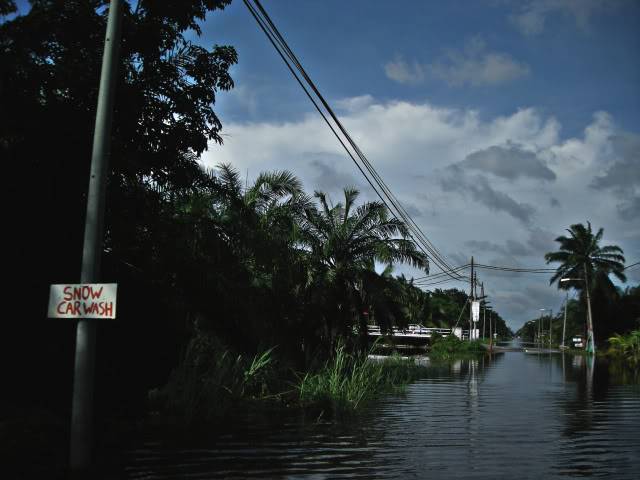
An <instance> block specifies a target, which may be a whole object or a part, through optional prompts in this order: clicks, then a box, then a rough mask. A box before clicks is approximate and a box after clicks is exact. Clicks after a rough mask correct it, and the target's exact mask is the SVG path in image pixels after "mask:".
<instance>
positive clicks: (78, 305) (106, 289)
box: [47, 283, 118, 318]
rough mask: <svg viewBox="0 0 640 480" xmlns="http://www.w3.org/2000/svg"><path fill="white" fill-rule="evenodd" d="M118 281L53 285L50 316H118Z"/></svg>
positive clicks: (50, 294) (50, 297)
mask: <svg viewBox="0 0 640 480" xmlns="http://www.w3.org/2000/svg"><path fill="white" fill-rule="evenodd" d="M117 290H118V284H117V283H80V284H65V285H51V289H50V290H49V313H48V315H47V316H48V317H49V318H116V293H117Z"/></svg>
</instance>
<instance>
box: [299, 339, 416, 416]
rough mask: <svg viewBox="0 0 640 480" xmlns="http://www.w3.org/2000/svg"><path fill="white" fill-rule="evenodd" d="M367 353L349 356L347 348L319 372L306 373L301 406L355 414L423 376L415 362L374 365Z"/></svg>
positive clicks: (338, 349)
mask: <svg viewBox="0 0 640 480" xmlns="http://www.w3.org/2000/svg"><path fill="white" fill-rule="evenodd" d="M367 357H368V355H367V353H356V354H353V353H349V352H348V351H347V349H346V347H345V345H344V344H342V343H340V344H338V345H337V347H336V349H335V351H334V352H333V355H332V356H331V358H330V359H329V360H327V362H326V363H325V364H324V365H323V367H322V368H320V369H319V370H318V371H317V372H313V373H307V374H306V375H304V377H302V379H301V380H300V383H299V385H298V387H297V389H298V394H299V400H300V402H301V404H302V405H304V406H310V405H319V406H323V407H328V408H330V409H332V410H333V411H335V412H346V411H355V410H358V409H359V408H360V407H362V406H363V405H364V404H365V403H367V402H368V401H370V400H372V399H373V398H375V397H377V396H379V395H380V394H382V393H385V392H391V391H397V390H401V389H402V388H404V387H405V386H406V385H407V384H408V383H410V382H411V381H413V380H415V379H416V378H418V377H419V376H420V375H421V374H423V368H422V367H418V366H416V365H415V363H414V362H413V361H410V360H401V359H399V358H397V357H395V358H394V357H391V358H390V359H389V360H386V361H381V362H374V361H371V360H369V359H368V358H367Z"/></svg>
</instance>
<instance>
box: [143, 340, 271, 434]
mask: <svg viewBox="0 0 640 480" xmlns="http://www.w3.org/2000/svg"><path fill="white" fill-rule="evenodd" d="M276 376H277V375H276V372H275V366H274V356H273V348H271V349H268V350H265V351H262V352H259V353H257V354H256V355H254V356H253V357H243V356H242V355H237V354H235V353H234V352H232V351H231V350H230V349H228V348H226V347H225V346H224V345H223V344H222V343H221V342H220V341H219V340H218V339H217V338H216V337H214V336H213V335H210V334H207V333H204V332H198V333H197V334H196V335H195V336H194V338H192V339H191V341H190V342H189V345H188V346H187V349H186V352H185V355H184V358H183V360H182V362H181V363H180V365H179V366H178V367H177V368H176V369H174V370H173V372H172V373H171V375H170V377H169V380H168V382H167V384H166V385H165V386H164V387H162V388H161V389H154V390H152V391H151V392H150V393H149V399H150V401H151V402H152V404H154V405H155V407H156V410H160V411H161V412H162V413H163V414H165V415H168V416H173V417H175V418H177V419H179V420H180V422H181V423H184V424H186V425H193V424H195V423H196V422H205V423H206V422H211V421H214V420H217V419H219V418H221V417H222V416H223V415H225V414H226V413H227V412H228V411H229V410H230V409H231V408H232V407H234V406H236V405H237V404H238V402H240V401H244V400H251V399H259V398H264V397H267V396H269V394H270V391H271V388H270V387H271V384H272V383H273V379H274V378H276Z"/></svg>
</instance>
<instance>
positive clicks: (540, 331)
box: [538, 308, 544, 348]
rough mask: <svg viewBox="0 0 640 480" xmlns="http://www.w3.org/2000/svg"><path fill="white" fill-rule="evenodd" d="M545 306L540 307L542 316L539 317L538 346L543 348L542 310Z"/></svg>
mask: <svg viewBox="0 0 640 480" xmlns="http://www.w3.org/2000/svg"><path fill="white" fill-rule="evenodd" d="M543 311H544V308H541V309H540V318H539V319H538V348H542V312H543Z"/></svg>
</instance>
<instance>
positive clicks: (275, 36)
mask: <svg viewBox="0 0 640 480" xmlns="http://www.w3.org/2000/svg"><path fill="white" fill-rule="evenodd" d="M253 3H255V5H256V7H254V6H253V5H251V4H250V2H249V0H244V4H245V5H246V7H247V9H248V10H249V12H250V13H251V15H252V16H253V17H254V19H255V20H256V22H257V23H258V25H259V27H260V28H261V29H262V31H263V32H264V33H265V35H267V38H268V39H269V41H270V42H271V44H272V45H273V47H274V48H275V49H276V51H277V52H278V54H279V55H280V57H281V58H282V60H283V61H284V62H285V64H286V66H287V68H288V69H289V71H290V72H291V74H292V75H293V76H294V78H295V79H296V81H297V82H298V84H299V85H300V86H301V87H302V89H303V90H304V92H305V94H306V95H307V97H308V98H309V99H310V100H311V102H312V103H313V105H314V107H315V108H316V110H317V111H318V113H320V115H321V116H322V118H323V120H324V121H325V123H326V124H327V125H328V126H329V128H330V129H331V131H332V133H333V134H334V136H335V137H336V138H337V139H338V141H339V142H340V144H341V145H342V147H343V148H344V149H345V151H346V152H347V154H348V155H349V157H350V158H351V160H352V161H353V162H354V163H355V164H356V167H357V168H358V170H359V171H360V173H362V175H363V176H364V177H365V179H366V180H367V182H368V183H369V185H370V186H371V188H372V189H373V190H374V192H375V193H376V194H377V195H378V197H379V198H380V199H381V200H382V202H383V203H384V204H385V206H386V207H387V209H388V210H389V211H390V212H391V214H392V215H393V216H394V217H396V218H397V219H400V218H401V219H402V220H403V221H404V223H405V225H406V227H407V229H408V232H409V234H410V236H411V237H412V238H413V240H414V242H415V243H416V244H417V246H418V248H419V249H420V250H422V252H423V253H424V254H425V255H426V256H427V258H430V259H431V260H432V262H433V263H434V264H435V265H436V266H437V267H438V268H440V269H441V270H442V272H443V273H446V274H447V275H448V276H450V277H451V278H454V279H461V278H462V277H460V276H459V275H456V274H452V273H450V272H451V270H452V268H451V266H450V265H449V264H448V263H447V261H446V259H445V258H444V256H443V255H442V254H441V253H440V252H439V251H438V250H437V249H436V247H435V246H434V245H433V244H432V243H431V241H430V240H429V239H428V238H427V236H426V235H425V234H424V232H423V231H422V230H421V229H420V227H419V226H418V225H417V224H416V223H415V221H414V220H413V219H412V218H411V216H410V215H409V214H408V212H407V211H406V210H405V209H404V207H403V206H402V204H401V203H400V202H399V200H398V199H397V197H396V196H395V195H394V194H393V192H392V191H391V190H390V189H389V187H388V185H387V184H386V183H385V182H384V180H383V179H382V177H381V176H380V175H379V174H378V172H377V171H376V170H375V168H374V167H373V165H372V164H371V163H370V162H369V160H368V159H367V158H366V156H365V155H364V153H362V151H361V150H360V148H359V147H358V146H357V144H356V143H355V141H354V140H353V139H352V138H351V136H350V135H349V133H348V132H347V130H346V129H345V127H344V126H343V125H342V123H341V122H340V120H339V119H338V117H337V116H336V115H335V113H334V112H333V110H332V108H331V107H330V106H329V104H328V103H327V101H326V100H325V99H324V97H323V96H322V94H321V93H320V91H319V90H318V88H317V87H316V85H315V84H314V82H313V81H312V80H311V78H310V77H309V76H308V74H307V73H306V71H305V70H304V68H303V67H302V64H301V63H300V61H299V60H298V58H297V57H296V56H295V54H294V53H293V51H292V50H291V49H290V48H289V46H288V44H287V42H286V41H285V39H284V37H283V36H282V35H281V34H280V32H279V31H278V29H277V27H276V26H275V24H274V23H273V21H272V20H271V18H270V17H269V15H268V14H267V12H266V11H265V9H264V8H263V7H262V5H261V4H260V2H259V0H253ZM287 59H288V60H287ZM289 61H290V62H291V63H292V64H293V65H294V67H295V68H296V70H298V72H299V73H300V75H301V76H302V77H303V78H304V80H305V81H306V82H307V84H308V86H309V87H310V88H311V90H313V92H314V93H315V95H316V97H317V99H318V100H319V102H320V103H321V104H322V105H323V106H324V108H325V110H326V111H327V113H328V114H329V116H330V117H331V119H332V120H333V121H334V123H335V125H336V126H337V129H338V130H340V132H341V133H342V135H343V136H344V138H345V139H346V142H347V143H349V145H350V146H351V148H352V149H353V151H354V152H355V155H356V156H357V157H358V159H359V160H360V163H359V162H358V160H356V158H355V156H354V154H353V153H352V152H351V151H350V150H349V148H348V147H347V145H346V144H345V142H344V141H343V140H342V138H340V135H339V134H338V132H337V131H336V129H335V128H334V126H333V125H332V124H331V122H330V121H329V119H328V118H327V116H326V115H325V114H324V112H323V111H322V110H321V108H320V106H319V105H318V103H317V102H316V101H315V99H314V98H313V96H312V95H311V93H310V92H309V90H308V89H307V88H306V87H305V85H304V84H303V83H302V80H301V79H300V77H299V76H298V75H297V74H296V72H295V71H294V68H293V67H292V66H291V64H290V63H289ZM365 170H366V171H367V172H368V173H369V175H367V173H365ZM369 176H371V177H372V179H373V180H372V179H371V178H369ZM374 183H375V184H376V185H377V187H378V188H376V187H375V186H374ZM380 191H381V192H382V193H380ZM389 204H391V205H392V206H393V208H392V207H391V206H390V205H389ZM398 217H400V218H398ZM427 252H428V253H427ZM429 254H430V255H429Z"/></svg>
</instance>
